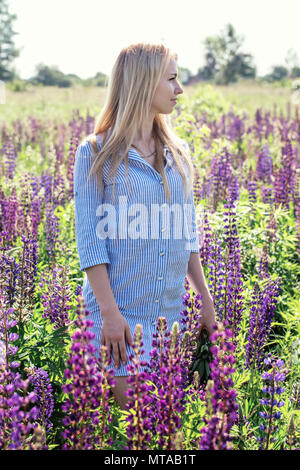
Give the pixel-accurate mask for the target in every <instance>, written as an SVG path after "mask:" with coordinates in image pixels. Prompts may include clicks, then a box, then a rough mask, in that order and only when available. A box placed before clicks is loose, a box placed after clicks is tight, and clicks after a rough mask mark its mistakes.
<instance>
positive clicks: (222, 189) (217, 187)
mask: <svg viewBox="0 0 300 470" xmlns="http://www.w3.org/2000/svg"><path fill="white" fill-rule="evenodd" d="M231 177H232V169H231V155H230V154H229V152H228V150H227V149H226V148H225V149H224V150H223V152H222V153H221V155H220V157H219V158H213V160H212V164H211V180H212V183H213V187H214V189H213V209H214V210H216V208H217V206H218V202H219V201H221V200H223V199H225V197H226V188H227V187H228V184H229V182H230V180H231Z"/></svg>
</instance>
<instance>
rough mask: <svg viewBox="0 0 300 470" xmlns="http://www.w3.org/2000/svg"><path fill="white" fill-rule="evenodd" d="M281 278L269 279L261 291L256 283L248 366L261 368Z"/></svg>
mask: <svg viewBox="0 0 300 470" xmlns="http://www.w3.org/2000/svg"><path fill="white" fill-rule="evenodd" d="M279 282H280V281H279V280H277V281H272V280H269V281H268V283H267V284H266V286H265V287H264V289H263V290H262V291H261V290H260V288H259V285H258V283H255V285H254V289H253V297H252V300H251V308H250V325H249V332H248V342H247V345H246V367H248V368H251V369H252V370H254V369H255V368H261V366H262V363H263V360H264V357H265V354H264V346H265V344H266V341H267V340H268V337H269V334H270V329H271V323H272V320H273V317H274V314H275V308H276V303H277V297H278V296H279V293H280V287H279Z"/></svg>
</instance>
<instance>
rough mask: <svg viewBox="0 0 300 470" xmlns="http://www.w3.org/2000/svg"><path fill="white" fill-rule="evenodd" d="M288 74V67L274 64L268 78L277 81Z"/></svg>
mask: <svg viewBox="0 0 300 470" xmlns="http://www.w3.org/2000/svg"><path fill="white" fill-rule="evenodd" d="M288 74H289V71H288V69H287V68H286V67H284V66H283V65H274V66H273V67H272V72H271V74H270V78H271V80H273V81H279V80H282V79H283V78H286V77H287V76H288Z"/></svg>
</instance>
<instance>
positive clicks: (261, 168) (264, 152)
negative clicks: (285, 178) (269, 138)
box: [256, 144, 273, 184]
mask: <svg viewBox="0 0 300 470" xmlns="http://www.w3.org/2000/svg"><path fill="white" fill-rule="evenodd" d="M272 172H273V161H272V157H271V152H270V148H269V145H268V144H265V145H264V146H263V147H262V149H261V151H260V152H259V154H258V160H257V166H256V175H257V177H258V178H259V179H260V180H262V181H263V182H264V183H268V184H270V183H271V181H272V179H271V175H272Z"/></svg>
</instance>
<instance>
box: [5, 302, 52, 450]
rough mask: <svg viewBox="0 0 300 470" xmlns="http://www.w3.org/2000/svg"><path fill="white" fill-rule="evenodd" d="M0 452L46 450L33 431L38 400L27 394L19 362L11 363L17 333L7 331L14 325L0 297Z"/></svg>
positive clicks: (15, 348)
mask: <svg viewBox="0 0 300 470" xmlns="http://www.w3.org/2000/svg"><path fill="white" fill-rule="evenodd" d="M0 312H1V313H0V348H1V353H0V449H5V450H6V449H7V450H25V449H31V448H32V445H34V446H35V448H36V449H47V446H46V443H45V439H40V440H39V443H37V442H36V438H35V435H34V434H35V431H34V430H35V428H36V424H37V423H36V419H37V415H38V408H37V407H36V406H34V404H35V402H36V400H37V397H36V395H35V393H34V392H29V391H28V386H29V381H28V380H22V379H21V375H20V374H19V373H18V372H16V371H15V370H14V369H16V368H17V367H19V365H20V364H19V363H18V362H17V361H14V360H13V357H11V356H14V355H15V354H16V352H17V351H18V348H17V346H15V345H14V344H13V342H15V341H16V340H17V339H18V335H17V333H15V332H13V331H10V330H11V329H12V328H14V327H15V326H16V324H17V320H15V319H14V318H12V317H13V308H9V309H6V308H5V300H4V297H2V296H1V297H0Z"/></svg>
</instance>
